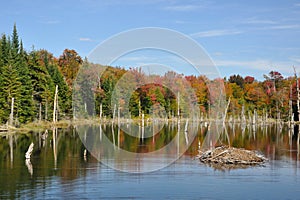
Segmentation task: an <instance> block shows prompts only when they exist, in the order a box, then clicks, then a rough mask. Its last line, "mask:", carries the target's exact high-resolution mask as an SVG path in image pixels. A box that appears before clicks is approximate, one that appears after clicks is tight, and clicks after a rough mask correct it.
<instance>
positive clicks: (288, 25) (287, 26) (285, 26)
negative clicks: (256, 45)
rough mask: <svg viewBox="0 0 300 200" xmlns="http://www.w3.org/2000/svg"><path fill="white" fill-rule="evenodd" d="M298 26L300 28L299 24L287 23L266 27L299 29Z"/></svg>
mask: <svg viewBox="0 0 300 200" xmlns="http://www.w3.org/2000/svg"><path fill="white" fill-rule="evenodd" d="M297 28H300V25H299V24H287V25H277V26H270V27H266V29H273V30H284V29H297Z"/></svg>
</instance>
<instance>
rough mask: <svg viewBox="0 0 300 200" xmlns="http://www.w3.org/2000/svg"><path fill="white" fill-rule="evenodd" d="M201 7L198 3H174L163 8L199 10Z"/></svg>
mask: <svg viewBox="0 0 300 200" xmlns="http://www.w3.org/2000/svg"><path fill="white" fill-rule="evenodd" d="M198 8H200V6H198V5H173V6H166V7H164V8H163V9H164V10H170V11H192V10H197V9H198Z"/></svg>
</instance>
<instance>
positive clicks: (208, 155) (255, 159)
mask: <svg viewBox="0 0 300 200" xmlns="http://www.w3.org/2000/svg"><path fill="white" fill-rule="evenodd" d="M197 157H198V158H199V160H200V162H202V163H206V164H209V165H211V166H212V167H215V168H220V169H231V168H244V167H245V166H251V165H252V166H253V165H260V164H263V163H264V162H265V161H267V159H266V158H265V157H264V156H263V155H261V154H259V153H257V152H255V151H250V150H245V149H240V148H234V147H227V146H221V147H217V148H215V149H213V150H208V151H205V152H199V155H198V156H197Z"/></svg>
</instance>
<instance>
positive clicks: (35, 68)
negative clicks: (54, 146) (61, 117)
mask: <svg viewBox="0 0 300 200" xmlns="http://www.w3.org/2000/svg"><path fill="white" fill-rule="evenodd" d="M28 66H29V73H30V78H31V81H32V87H33V100H34V105H35V107H36V109H35V111H36V112H35V113H36V117H38V113H39V112H38V111H39V107H40V104H42V108H43V114H45V112H46V111H45V109H46V106H47V105H49V103H50V102H52V97H53V94H54V90H55V86H54V84H53V81H52V79H51V77H50V75H49V73H48V71H47V69H46V67H44V66H41V65H40V64H39V63H38V58H37V52H36V51H34V50H33V51H32V52H30V54H29V56H28Z"/></svg>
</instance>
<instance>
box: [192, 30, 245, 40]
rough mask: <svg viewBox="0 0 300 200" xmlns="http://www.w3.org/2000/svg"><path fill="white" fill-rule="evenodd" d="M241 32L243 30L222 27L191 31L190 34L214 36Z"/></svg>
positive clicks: (195, 36) (198, 36) (197, 36)
mask: <svg viewBox="0 0 300 200" xmlns="http://www.w3.org/2000/svg"><path fill="white" fill-rule="evenodd" d="M241 33H243V31H239V30H229V29H223V30H210V31H201V32H197V33H193V34H191V36H192V37H194V38H201V37H216V36H224V35H237V34H241Z"/></svg>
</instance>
